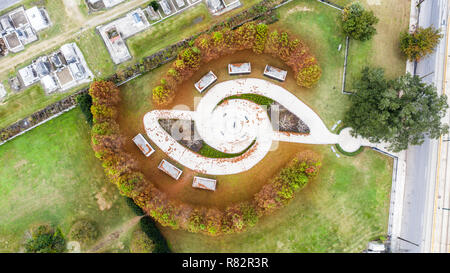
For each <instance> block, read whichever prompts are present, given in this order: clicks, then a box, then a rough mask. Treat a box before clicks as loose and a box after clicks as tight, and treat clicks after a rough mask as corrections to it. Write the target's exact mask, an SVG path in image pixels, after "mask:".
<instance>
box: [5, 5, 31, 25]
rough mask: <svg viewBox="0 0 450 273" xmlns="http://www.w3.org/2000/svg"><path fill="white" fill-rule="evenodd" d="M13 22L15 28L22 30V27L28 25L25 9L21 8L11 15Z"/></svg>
mask: <svg viewBox="0 0 450 273" xmlns="http://www.w3.org/2000/svg"><path fill="white" fill-rule="evenodd" d="M9 17H10V18H11V21H12V23H13V25H14V27H15V28H20V27H22V26H25V25H28V20H27V17H26V16H25V12H24V10H23V8H19V9H18V10H15V11H13V12H11V13H10V14H9Z"/></svg>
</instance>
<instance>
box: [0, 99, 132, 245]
mask: <svg viewBox="0 0 450 273" xmlns="http://www.w3.org/2000/svg"><path fill="white" fill-rule="evenodd" d="M0 161H1V162H3V164H2V165H0V182H1V183H0V252H16V251H19V250H20V245H21V243H22V242H23V237H24V235H25V232H26V231H27V229H29V228H30V226H32V225H35V224H38V223H50V224H53V225H58V226H60V227H61V229H62V231H63V233H64V234H67V233H68V231H69V229H70V226H71V224H72V223H73V221H75V220H77V219H79V218H88V219H91V220H94V221H95V222H96V223H97V224H98V226H99V227H100V230H101V236H100V237H102V236H105V235H106V234H108V233H109V232H111V230H113V229H115V228H116V226H118V225H120V224H122V223H123V222H125V221H127V220H129V219H131V218H133V217H134V216H135V214H134V213H133V212H132V211H131V209H130V208H129V207H128V206H127V204H126V203H125V200H124V198H123V197H121V196H120V195H119V194H118V191H117V189H116V187H115V186H114V185H112V184H110V183H108V182H107V180H106V178H105V176H104V174H103V169H102V167H101V164H100V162H99V161H98V160H97V159H96V158H95V157H94V154H93V152H92V149H91V147H90V133H89V126H88V125H87V124H86V122H85V119H84V116H83V115H82V113H81V111H80V110H79V108H76V109H75V110H72V111H70V112H68V113H66V114H64V115H62V116H60V117H58V118H56V119H54V120H51V121H49V122H47V123H46V124H44V125H42V126H40V127H38V128H36V129H34V130H32V131H30V132H28V133H26V134H25V135H23V136H20V137H18V138H17V139H14V140H13V141H10V142H8V143H6V144H4V145H3V146H0ZM108 205H110V206H111V207H110V208H109V209H108V208H107V206H108ZM100 206H106V208H103V209H104V210H100Z"/></svg>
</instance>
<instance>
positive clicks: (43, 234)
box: [25, 225, 66, 253]
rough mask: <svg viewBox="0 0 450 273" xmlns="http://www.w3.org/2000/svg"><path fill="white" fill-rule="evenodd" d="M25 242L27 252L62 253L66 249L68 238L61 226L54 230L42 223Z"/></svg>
mask: <svg viewBox="0 0 450 273" xmlns="http://www.w3.org/2000/svg"><path fill="white" fill-rule="evenodd" d="M31 235H32V237H31V239H30V240H28V241H27V242H26V244H25V250H26V252H27V253H61V252H64V251H65V249H66V240H65V239H64V236H63V235H62V232H61V230H60V229H59V228H57V229H56V231H53V229H52V228H50V227H49V226H47V225H41V226H39V227H38V228H37V229H36V230H34V231H33V232H32V234H31Z"/></svg>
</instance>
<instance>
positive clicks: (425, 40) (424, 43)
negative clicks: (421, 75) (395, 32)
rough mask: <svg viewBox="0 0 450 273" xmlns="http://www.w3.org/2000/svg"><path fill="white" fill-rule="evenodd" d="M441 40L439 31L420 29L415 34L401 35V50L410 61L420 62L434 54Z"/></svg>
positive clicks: (429, 28)
mask: <svg viewBox="0 0 450 273" xmlns="http://www.w3.org/2000/svg"><path fill="white" fill-rule="evenodd" d="M441 38H442V34H441V33H440V30H439V29H434V28H433V27H428V28H421V27H419V28H417V29H416V30H415V31H414V32H413V33H409V32H403V33H402V34H401V35H400V49H401V51H402V52H403V53H404V54H405V55H406V57H407V58H408V59H409V60H410V61H419V60H420V59H422V58H423V57H425V56H427V55H428V54H430V53H432V52H433V50H434V48H436V46H437V45H438V44H439V41H440V40H441Z"/></svg>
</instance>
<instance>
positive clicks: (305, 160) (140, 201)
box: [89, 81, 320, 235]
mask: <svg viewBox="0 0 450 273" xmlns="http://www.w3.org/2000/svg"><path fill="white" fill-rule="evenodd" d="M89 94H90V95H91V97H92V107H91V112H92V114H93V124H94V125H93V127H92V148H93V150H94V152H95V156H96V157H97V158H98V159H100V160H101V161H102V165H103V168H104V170H105V173H106V176H107V177H108V179H109V180H110V181H111V182H112V183H114V184H116V185H117V187H118V189H119V192H120V193H121V194H122V195H124V196H127V197H130V198H132V199H133V200H134V202H135V203H136V204H137V205H138V206H139V207H141V208H142V209H143V210H144V211H145V212H146V213H147V214H148V215H150V216H151V217H153V218H154V219H155V220H156V221H158V222H159V223H161V224H162V225H163V226H170V227H172V228H174V229H178V228H181V229H184V230H188V231H191V232H202V233H205V234H208V235H219V234H227V233H233V232H240V231H244V230H246V229H247V228H248V227H251V226H253V225H255V224H256V222H257V221H258V218H259V217H261V216H262V215H264V214H267V213H269V212H271V211H273V210H274V209H277V208H279V207H281V206H283V205H285V204H286V203H287V202H288V201H289V200H290V199H292V198H293V194H294V192H295V191H298V190H299V189H301V188H302V187H304V186H305V185H306V183H307V182H308V180H309V178H311V177H313V176H315V175H316V174H317V171H318V169H319V166H320V163H319V162H318V161H317V160H315V159H314V157H313V156H301V157H299V159H295V160H294V161H293V162H292V163H291V164H290V165H289V166H288V167H286V168H285V169H283V170H282V171H281V173H280V175H279V176H277V177H276V178H274V179H273V180H271V181H270V182H269V183H268V184H266V185H265V186H264V187H263V188H262V189H261V191H260V192H259V193H257V194H256V195H255V196H254V198H253V199H252V200H250V201H248V202H241V203H238V204H233V205H230V206H229V207H227V208H226V209H225V210H219V209H217V208H207V207H196V206H192V205H190V204H186V203H182V202H179V201H176V200H172V199H170V198H168V197H167V195H166V194H165V193H164V192H161V191H160V190H159V189H158V188H156V187H155V186H154V185H153V184H152V183H151V182H149V181H148V180H147V179H146V178H145V176H144V175H143V174H142V173H141V172H140V171H139V169H138V168H137V164H136V162H135V160H134V158H133V157H132V156H131V155H130V154H128V153H127V152H126V151H125V149H124V147H123V144H124V138H123V137H122V136H121V135H120V130H119V125H118V123H117V121H116V118H117V116H118V109H117V105H118V103H119V102H120V95H119V90H118V88H117V87H116V86H115V85H114V84H113V83H111V82H105V81H97V82H94V83H92V85H91V88H90V89H89Z"/></svg>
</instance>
